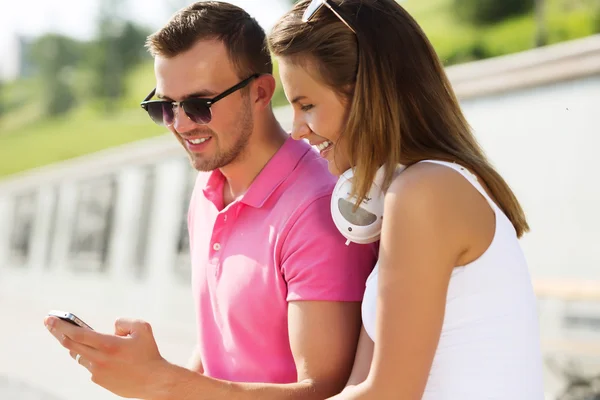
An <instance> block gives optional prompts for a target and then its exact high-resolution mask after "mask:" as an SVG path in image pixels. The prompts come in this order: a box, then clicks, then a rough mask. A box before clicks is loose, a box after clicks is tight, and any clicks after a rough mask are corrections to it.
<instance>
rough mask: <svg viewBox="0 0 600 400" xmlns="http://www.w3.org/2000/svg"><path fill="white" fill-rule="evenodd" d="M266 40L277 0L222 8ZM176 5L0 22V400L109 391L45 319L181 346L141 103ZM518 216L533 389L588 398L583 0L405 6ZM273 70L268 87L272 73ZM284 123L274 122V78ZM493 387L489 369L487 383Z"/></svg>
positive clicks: (590, 87)
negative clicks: (531, 291) (59, 313)
mask: <svg viewBox="0 0 600 400" xmlns="http://www.w3.org/2000/svg"><path fill="white" fill-rule="evenodd" d="M231 2H232V3H234V4H237V5H239V6H241V7H243V8H244V9H246V10H247V11H248V12H249V13H250V14H251V15H253V16H254V17H255V18H256V19H257V20H258V21H259V23H260V24H261V25H262V26H263V27H264V28H265V30H267V31H268V30H269V29H270V28H271V26H272V25H273V23H274V22H275V21H276V20H277V18H278V17H279V16H281V15H282V14H283V13H284V12H285V11H286V10H287V9H288V8H289V7H291V5H292V4H293V0H231ZM191 3H192V2H191V1H181V0H178V1H177V0H170V1H169V0H162V1H161V0H155V1H153V2H148V1H143V0H57V1H53V2H48V1H45V0H28V1H24V2H12V3H10V4H8V3H7V4H3V7H2V12H1V13H0V54H1V55H2V56H1V57H0V315H1V316H2V322H0V323H1V324H2V329H0V399H2V400H12V399H36V400H37V399H39V400H42V399H44V400H46V399H47V400H72V399H82V398H85V399H90V400H96V399H114V398H115V396H113V395H111V394H110V393H108V392H106V391H105V390H104V389H101V388H98V387H97V386H95V385H93V384H92V383H91V382H90V381H89V376H88V375H87V371H86V370H84V369H83V368H80V367H79V366H77V364H75V363H74V362H73V361H72V360H71V359H70V358H69V356H68V354H67V352H65V351H63V349H62V348H61V347H60V346H59V345H58V344H57V343H56V342H55V341H54V340H53V338H52V337H51V336H50V335H49V334H48V333H47V331H46V330H45V328H44V326H43V323H42V321H43V318H44V316H45V315H46V313H47V311H48V310H50V309H65V310H67V311H71V312H73V313H75V314H77V315H78V316H79V317H81V318H82V319H83V320H85V321H86V322H87V323H88V324H90V325H91V326H92V327H94V328H95V329H98V330H102V331H112V324H113V321H114V319H115V318H117V317H119V316H131V317H139V318H144V319H147V320H148V321H150V322H151V323H152V324H153V327H154V330H155V333H156V336H157V340H158V342H159V347H160V348H161V352H162V353H163V355H164V356H165V357H166V358H168V359H169V360H171V361H173V362H176V363H185V362H186V360H187V358H188V357H189V355H190V354H191V351H192V348H193V346H194V343H195V340H196V336H195V321H194V314H193V308H192V299H191V294H190V288H189V256H188V242H187V240H188V239H187V231H186V229H187V227H186V225H185V218H186V214H185V213H186V208H187V203H188V200H189V194H190V190H191V185H192V182H193V181H192V180H193V176H194V175H193V171H192V170H191V168H190V166H189V164H188V162H187V159H186V157H185V155H184V152H183V150H182V149H180V148H179V145H178V144H177V143H176V142H175V140H172V138H171V137H169V135H167V134H166V131H165V129H163V128H161V127H159V126H156V125H155V124H154V123H152V122H151V120H150V119H149V118H148V116H147V115H146V114H145V112H144V111H143V110H141V108H140V107H139V103H140V101H141V100H142V99H143V98H144V97H145V96H146V95H147V93H148V92H149V91H150V90H151V89H152V88H153V87H154V73H153V65H152V60H151V58H150V56H149V55H148V53H147V52H146V50H145V48H144V40H145V38H146V36H147V35H148V34H149V33H151V32H153V31H155V30H157V29H158V28H160V27H161V26H162V25H163V24H164V23H166V21H167V20H168V18H169V17H170V16H171V15H172V14H173V13H174V12H175V11H176V10H178V9H180V8H181V7H184V6H186V5H188V4H191ZM401 4H402V6H404V7H405V8H406V9H408V10H409V11H410V12H411V13H412V15H413V16H414V17H415V19H416V20H417V21H418V22H419V23H420V24H421V26H422V27H423V28H424V30H425V32H426V33H427V35H428V36H429V38H430V39H431V41H432V43H433V45H434V47H435V48H436V50H437V52H438V54H439V57H440V58H441V60H442V61H443V62H444V64H445V66H446V68H447V72H448V74H449V76H450V78H451V81H452V84H453V86H454V88H455V90H456V92H457V95H458V96H459V99H460V101H461V104H462V106H463V109H464V111H465V114H466V116H467V119H468V120H469V122H470V123H471V125H472V126H473V129H474V130H475V132H476V135H477V138H478V140H479V141H480V142H481V144H482V146H483V147H484V149H485V150H486V152H487V153H488V155H489V157H490V159H491V160H492V162H493V163H494V165H495V166H496V167H497V168H498V170H499V171H500V173H501V174H502V175H503V176H504V177H505V178H506V180H507V181H508V183H509V184H510V185H511V186H512V187H513V189H514V190H515V192H516V194H517V196H518V197H519V199H520V201H521V202H522V204H523V206H524V208H525V211H526V213H527V216H528V218H529V223H530V226H531V227H532V231H531V233H529V234H528V235H526V236H525V237H524V238H523V240H522V244H523V248H524V250H525V253H526V255H527V258H528V260H529V263H530V270H531V275H532V279H533V282H534V286H535V289H536V293H537V295H538V299H539V315H540V323H541V327H542V336H543V346H544V349H543V350H544V358H545V365H546V371H545V376H544V379H545V386H546V396H547V399H548V400H550V399H552V400H554V399H556V400H568V399H571V400H594V399H600V378H596V377H597V376H600V306H599V305H600V268H599V267H600V245H599V243H598V242H599V240H600V210H599V209H598V205H599V204H600V184H599V183H598V182H599V179H598V173H599V172H600V166H599V165H598V162H597V161H596V155H597V148H598V147H599V146H600V0H405V1H402V2H401ZM275 77H276V79H278V78H279V77H278V74H277V71H275ZM273 102H274V106H276V107H277V109H276V113H277V116H278V118H279V119H280V121H281V123H282V124H283V125H284V127H286V128H289V127H290V122H291V113H290V110H289V108H288V107H287V102H286V99H285V97H284V95H283V92H282V90H281V86H278V90H277V92H276V95H275V98H274V100H273ZM499 379H501V377H499Z"/></svg>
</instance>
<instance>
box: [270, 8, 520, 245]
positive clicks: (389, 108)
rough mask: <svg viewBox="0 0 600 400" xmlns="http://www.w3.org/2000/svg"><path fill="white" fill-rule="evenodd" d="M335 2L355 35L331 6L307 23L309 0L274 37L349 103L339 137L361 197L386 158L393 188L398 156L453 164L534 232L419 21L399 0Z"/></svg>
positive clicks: (282, 52)
mask: <svg viewBox="0 0 600 400" xmlns="http://www.w3.org/2000/svg"><path fill="white" fill-rule="evenodd" d="M328 1H329V3H330V4H333V5H334V6H335V7H336V9H337V10H338V12H339V13H340V15H342V16H343V17H344V19H345V20H346V21H347V22H348V23H349V24H350V25H351V26H352V27H353V29H354V30H355V31H356V34H354V33H353V32H352V30H350V29H348V27H347V26H346V25H344V24H343V23H342V22H341V21H340V20H339V19H338V18H337V17H336V15H335V14H334V13H332V12H331V11H330V10H328V9H326V8H325V7H322V9H321V10H319V11H318V12H317V14H316V15H315V17H314V18H313V19H311V20H310V22H308V23H304V22H302V14H303V13H304V10H305V9H306V7H307V6H308V4H309V3H310V0H302V1H300V2H299V3H297V4H296V5H295V6H294V7H293V9H292V10H291V11H289V12H288V13H287V14H285V15H284V16H283V17H282V18H281V19H280V20H279V21H278V22H277V23H276V24H275V26H274V27H273V29H272V32H271V34H270V35H269V37H268V43H269V49H270V50H271V52H272V53H273V54H274V55H275V56H276V57H283V58H286V59H287V60H291V62H294V63H299V64H302V65H304V66H306V65H308V63H310V65H314V66H315V67H316V70H317V71H316V72H317V73H316V74H315V75H318V76H317V78H318V79H319V80H320V81H321V82H323V83H324V84H326V85H327V86H329V87H330V88H332V89H333V90H335V91H336V92H337V93H338V95H340V96H342V97H343V98H345V99H346V100H347V101H349V104H350V109H349V113H348V120H347V123H346V128H345V130H344V132H343V133H342V137H343V139H342V140H340V142H343V143H344V144H345V146H344V148H343V149H342V151H346V152H347V154H348V156H349V160H350V161H351V164H352V165H351V166H352V167H353V168H354V170H355V175H354V181H353V191H354V195H356V196H357V198H358V201H357V204H360V202H361V201H362V200H363V199H364V198H365V196H366V195H367V193H368V191H369V189H370V187H371V184H372V182H373V179H374V177H375V173H376V172H377V170H378V169H379V167H380V166H382V165H383V166H385V170H386V174H385V179H384V189H387V188H388V187H389V184H390V183H391V181H392V178H393V172H394V169H395V167H396V165H398V164H403V165H406V166H410V165H412V164H414V163H416V162H419V161H422V160H425V159H437V160H443V161H450V162H456V163H459V164H461V165H463V166H465V167H467V168H469V169H471V170H472V171H473V172H475V173H476V174H477V175H478V176H479V177H480V178H481V179H482V180H483V181H484V182H485V184H486V185H487V187H488V188H489V190H490V192H491V194H492V196H493V198H494V199H495V200H496V202H497V203H498V205H499V207H500V208H501V209H502V210H503V211H504V213H505V214H506V215H507V216H508V218H509V219H510V221H511V222H512V224H513V226H514V227H515V230H516V232H517V235H518V236H519V237H521V236H522V235H523V233H524V232H526V231H528V230H529V226H528V224H527V220H526V218H525V213H524V212H523V209H522V208H521V205H520V204H519V202H518V200H517V198H516V197H515V195H514V193H513V192H512V190H511V189H510V187H509V186H508V184H507V183H506V182H505V181H504V179H503V178H502V177H501V176H500V174H498V172H496V171H495V169H494V168H493V167H492V165H491V164H490V162H489V161H488V159H487V157H486V156H485V154H484V152H483V150H482V149H481V147H480V146H479V144H478V143H477V140H476V139H475V137H474V135H473V133H472V130H471V127H470V126H469V124H468V123H467V121H466V119H465V117H464V115H463V113H462V111H461V109H460V106H459V102H458V100H457V98H456V95H455V94H454V91H453V89H452V86H451V84H450V81H449V80H448V78H447V76H446V73H445V72H444V68H443V66H442V63H441V62H440V60H439V58H438V57H437V54H436V52H435V50H434V49H433V46H432V45H431V43H430V42H429V40H428V39H427V37H426V35H425V33H424V32H423V31H422V29H421V28H420V27H419V25H418V24H417V22H416V21H415V20H414V19H413V18H412V17H411V16H410V14H409V13H408V12H406V10H404V8H402V7H401V6H400V5H399V4H398V3H396V2H395V1H394V0H342V1H339V0H328ZM348 88H351V89H350V90H348Z"/></svg>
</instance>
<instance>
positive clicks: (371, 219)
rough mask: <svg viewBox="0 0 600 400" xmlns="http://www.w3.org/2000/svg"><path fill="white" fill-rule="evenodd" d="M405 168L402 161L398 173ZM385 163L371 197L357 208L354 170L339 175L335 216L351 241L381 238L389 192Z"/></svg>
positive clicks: (334, 190) (374, 240)
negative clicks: (355, 207) (384, 204)
mask: <svg viewBox="0 0 600 400" xmlns="http://www.w3.org/2000/svg"><path fill="white" fill-rule="evenodd" d="M402 170H404V166H402V165H398V168H397V169H396V173H400V172H401V171H402ZM384 175H385V166H383V167H381V168H379V170H377V173H376V174H375V180H374V181H373V184H372V185H371V188H370V189H369V192H368V193H367V197H366V198H365V199H364V200H363V201H362V203H361V204H360V205H359V207H358V209H357V210H356V212H355V211H354V205H355V204H356V200H357V199H356V196H351V195H350V193H351V192H352V178H353V177H354V170H352V169H349V170H347V171H346V172H344V173H343V174H342V175H341V176H340V178H339V179H338V181H337V183H336V185H335V188H334V189H333V194H332V196H331V216H332V217H333V222H334V223H335V226H336V227H337V228H338V230H339V231H340V233H341V234H342V235H343V236H344V237H345V238H346V239H347V241H346V245H348V244H350V242H354V243H358V244H367V243H373V242H376V241H377V240H379V236H380V234H381V225H382V222H383V200H384V196H385V193H384V192H383V189H382V183H383V178H384Z"/></svg>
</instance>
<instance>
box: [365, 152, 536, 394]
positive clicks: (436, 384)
mask: <svg viewBox="0 0 600 400" xmlns="http://www.w3.org/2000/svg"><path fill="white" fill-rule="evenodd" d="M422 162H430V163H435V164H440V165H444V166H447V167H450V168H452V169H454V170H456V171H457V172H459V173H460V174H461V175H462V176H464V177H465V178H466V179H467V180H468V181H469V182H471V184H472V185H473V186H474V187H475V188H476V189H477V191H479V193H481V195H482V196H483V197H484V198H485V199H486V200H487V202H488V203H489V205H490V207H492V209H493V210H494V213H495V215H496V231H495V233H494V238H493V240H492V242H491V244H490V246H489V247H488V249H487V250H486V251H485V252H484V253H483V255H482V256H481V257H479V258H478V259H477V260H475V261H473V262H472V263H470V264H468V265H465V266H460V267H456V268H454V271H453V272H452V276H451V278H450V285H449V288H448V295H447V298H446V312H445V316H444V323H443V327H442V332H441V336H440V340H439V344H438V347H437V350H436V353H435V357H434V360H433V365H432V368H431V371H430V373H429V379H428V381H427V386H426V389H425V393H424V395H423V397H422V399H424V400H482V399H490V400H491V399H494V400H543V399H544V392H543V378H542V356H541V349H540V347H541V345H540V333H539V326H538V315H537V304H536V297H535V295H534V292H533V288H532V284H531V279H530V276H529V271H528V267H527V263H526V260H525V257H524V255H523V252H522V251H521V248H520V245H519V241H518V238H517V236H516V232H515V229H514V227H513V225H512V224H511V222H510V220H509V219H508V218H507V217H506V215H505V214H504V213H503V212H502V210H501V209H500V208H499V207H498V206H497V205H496V204H495V203H494V202H493V201H492V199H491V198H490V197H489V196H488V195H487V193H486V192H485V190H484V189H483V187H482V186H481V185H480V184H479V182H478V181H477V178H476V177H475V176H474V175H473V174H471V173H470V172H469V171H468V170H467V169H465V168H463V167H461V166H459V165H457V164H453V163H448V162H443V161H433V160H425V161H422ZM378 272H379V265H376V266H375V269H374V270H373V272H372V273H371V275H370V276H369V278H368V279H367V283H366V290H365V294H364V299H363V303H362V318H363V324H364V326H365V330H366V331H367V334H368V335H369V336H370V337H371V339H373V340H374V338H375V308H376V302H377V280H378ZM398 306H402V305H401V304H399V305H398ZM406 329H410V327H409V326H407V327H406Z"/></svg>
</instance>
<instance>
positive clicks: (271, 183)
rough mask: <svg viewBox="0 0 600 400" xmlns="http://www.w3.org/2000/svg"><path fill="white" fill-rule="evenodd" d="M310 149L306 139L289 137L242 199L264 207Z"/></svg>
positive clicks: (255, 206)
mask: <svg viewBox="0 0 600 400" xmlns="http://www.w3.org/2000/svg"><path fill="white" fill-rule="evenodd" d="M310 149H311V148H310V145H309V144H308V143H306V142H305V141H304V140H294V139H292V138H291V137H288V138H287V139H286V140H285V142H284V143H283V145H282V146H281V147H280V148H279V150H277V152H276V153H275V154H274V155H273V157H271V159H270V160H269V161H268V162H267V165H265V167H264V168H263V169H262V171H261V172H260V173H259V174H258V176H257V177H256V178H255V179H254V181H253V182H252V184H251V185H250V187H249V188H248V191H247V192H246V193H245V194H244V196H243V197H242V198H241V200H240V201H241V202H242V203H244V204H246V205H249V206H250V207H254V208H260V207H262V206H263V204H264V203H265V202H266V201H267V200H268V199H269V197H270V196H271V194H273V192H275V190H276V189H277V188H278V187H279V185H281V184H282V183H283V181H284V180H285V179H286V178H287V177H288V176H290V174H291V173H292V171H293V170H294V169H295V168H296V165H298V162H299V161H300V159H302V157H303V156H304V155H305V154H306V153H307V152H308V151H310Z"/></svg>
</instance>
